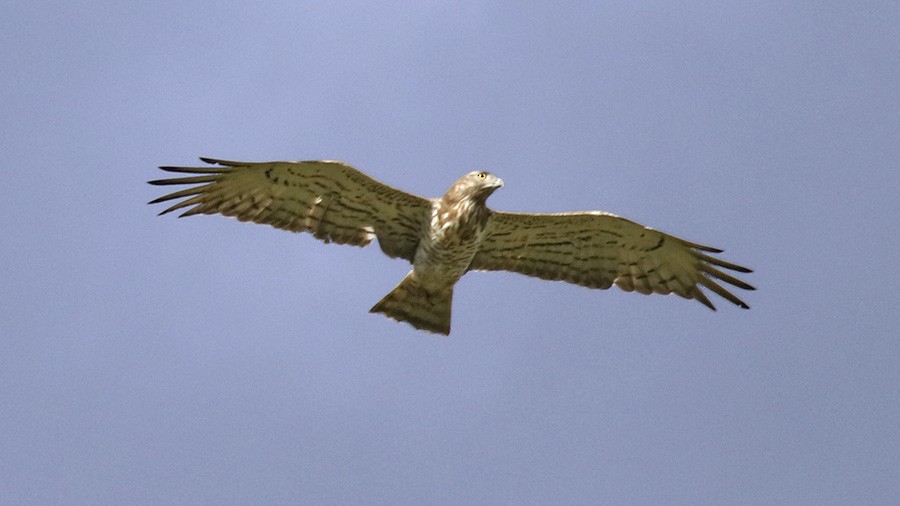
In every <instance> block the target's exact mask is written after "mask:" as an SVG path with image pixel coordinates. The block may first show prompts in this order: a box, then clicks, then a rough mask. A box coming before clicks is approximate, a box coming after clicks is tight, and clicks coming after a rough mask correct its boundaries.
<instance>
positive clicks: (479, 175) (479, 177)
mask: <svg viewBox="0 0 900 506" xmlns="http://www.w3.org/2000/svg"><path fill="white" fill-rule="evenodd" d="M486 177H487V172H479V173H478V179H484V178H486Z"/></svg>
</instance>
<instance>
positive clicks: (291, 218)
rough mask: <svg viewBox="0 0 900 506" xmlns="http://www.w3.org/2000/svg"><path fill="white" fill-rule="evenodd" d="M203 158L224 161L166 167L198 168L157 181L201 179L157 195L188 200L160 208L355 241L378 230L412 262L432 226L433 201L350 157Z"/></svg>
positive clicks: (387, 246) (382, 240)
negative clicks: (380, 176) (385, 179)
mask: <svg viewBox="0 0 900 506" xmlns="http://www.w3.org/2000/svg"><path fill="white" fill-rule="evenodd" d="M201 160H203V161H204V162H207V163H210V164H215V165H217V166H215V167H168V166H167V167H160V169H162V170H164V171H166V172H177V173H186V174H192V175H191V176H188V177H178V178H172V179H159V180H155V181H150V184H153V185H194V186H191V187H189V188H186V189H183V190H180V191H177V192H174V193H170V194H168V195H164V196H162V197H160V198H158V199H155V200H153V201H151V202H150V204H156V203H159V202H165V201H168V200H176V199H184V200H181V201H180V202H178V203H176V204H175V205H173V206H171V207H169V208H167V209H165V210H164V211H162V212H161V213H160V214H166V213H168V212H171V211H175V210H176V209H182V208H189V209H187V211H185V212H184V213H182V214H181V216H191V215H194V214H223V215H225V216H233V217H235V218H237V219H238V220H241V221H253V222H256V223H263V224H268V225H272V226H273V227H276V228H280V229H284V230H289V231H291V232H309V233H311V234H313V235H314V236H315V237H317V238H318V239H321V240H323V241H325V242H332V241H333V242H335V243H338V244H352V245H354V246H365V245H367V244H369V243H370V242H372V239H374V238H376V237H377V238H378V244H379V246H380V247H381V250H382V251H384V253H385V254H386V255H388V256H390V257H395V258H396V257H400V258H405V259H406V260H409V261H410V262H411V261H412V259H413V257H414V255H415V251H416V247H417V246H418V244H419V238H420V236H421V234H422V233H424V231H425V229H426V228H427V226H428V218H429V213H430V209H431V201H430V200H428V199H425V198H423V197H419V196H416V195H412V194H409V193H406V192H403V191H401V190H398V189H396V188H393V187H391V186H388V185H386V184H384V183H381V182H379V181H376V180H375V179H372V178H371V177H369V176H367V175H365V174H363V173H362V172H360V171H359V170H357V169H356V168H354V167H352V166H350V165H347V164H345V163H341V162H332V161H307V162H262V163H248V162H231V161H226V160H216V159H212V158H201Z"/></svg>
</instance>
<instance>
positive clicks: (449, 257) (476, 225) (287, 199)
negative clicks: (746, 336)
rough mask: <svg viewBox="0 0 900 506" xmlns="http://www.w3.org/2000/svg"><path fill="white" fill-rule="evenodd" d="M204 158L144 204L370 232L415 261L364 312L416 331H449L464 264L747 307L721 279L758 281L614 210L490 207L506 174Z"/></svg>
mask: <svg viewBox="0 0 900 506" xmlns="http://www.w3.org/2000/svg"><path fill="white" fill-rule="evenodd" d="M201 160H203V161H204V162H207V163H210V164H216V165H218V166H217V167H160V168H161V169H162V170H164V171H167V172H176V173H186V174H192V175H191V176H187V177H179V178H173V179H160V180H155V181H150V184H154V185H193V186H190V187H188V188H186V189H183V190H181V191H177V192H174V193H170V194H168V195H165V196H163V197H160V198H158V199H155V200H153V201H151V202H150V203H151V204H156V203H159V202H165V201H169V200H177V199H183V200H181V201H179V202H177V203H176V204H174V205H172V206H171V207H169V208H167V209H165V210H164V211H162V212H161V213H160V214H166V213H168V212H171V211H175V210H178V209H185V208H186V211H185V212H183V213H182V214H181V216H191V215H194V214H223V215H225V216H233V217H235V218H237V219H239V220H241V221H253V222H256V223H264V224H268V225H272V226H274V227H277V228H281V229H285V230H290V231H292V232H309V233H311V234H313V235H314V236H315V237H317V238H319V239H321V240H323V241H325V242H336V243H338V244H352V245H355V246H365V245H367V244H369V243H370V242H372V239H375V238H377V239H378V244H379V246H380V247H381V250H382V251H383V252H384V253H385V254H387V255H388V256H390V257H393V258H403V259H405V260H407V261H409V262H411V263H412V266H413V268H412V270H411V271H410V273H409V274H407V276H406V277H405V278H404V279H403V281H401V282H400V284H399V285H397V287H396V288H394V289H393V290H392V291H391V292H390V293H388V294H387V295H386V296H385V297H384V298H383V299H382V300H381V301H380V302H378V303H377V304H376V305H375V306H374V307H373V308H372V309H371V311H372V312H380V313H383V314H385V315H387V316H389V317H391V318H394V319H395V320H398V321H405V322H407V323H409V324H411V325H412V326H414V327H416V328H418V329H423V330H428V331H431V332H438V333H442V334H449V333H450V309H451V304H452V299H453V286H454V284H455V283H456V281H458V280H459V278H460V277H462V276H463V275H464V274H465V273H466V272H468V271H470V270H487V271H495V270H506V271H512V272H518V273H521V274H526V275H529V276H535V277H538V278H541V279H547V280H561V281H567V282H570V283H575V284H578V285H582V286H586V287H589V288H600V289H606V288H609V287H611V286H612V285H613V284H615V285H616V286H618V287H619V288H621V289H623V290H626V291H637V292H639V293H644V294H650V293H659V294H669V293H674V294H677V295H680V296H682V297H685V298H688V299H696V300H698V301H700V302H701V303H703V304H704V305H706V306H708V307H709V308H710V309H713V310H715V306H714V305H713V304H712V302H711V301H710V300H709V298H707V296H706V295H705V294H704V293H703V292H702V291H701V290H700V288H699V287H700V286H702V287H705V288H706V289H708V290H710V291H711V292H713V293H715V294H717V295H719V296H720V297H722V298H724V299H726V300H728V301H729V302H732V303H733V304H736V305H737V306H740V307H742V308H744V309H749V306H748V305H747V304H745V303H744V302H743V301H742V300H741V299H739V298H738V297H736V296H735V295H734V294H732V293H731V292H729V291H728V290H726V289H725V288H724V287H723V286H722V285H720V284H719V283H718V282H717V281H721V282H724V283H728V284H730V285H733V286H735V287H738V288H742V289H745V290H754V288H753V287H752V286H750V285H749V284H747V283H745V282H744V281H742V280H740V279H737V278H735V277H734V276H732V275H730V274H727V273H725V272H723V271H722V270H720V268H721V269H728V270H731V271H736V272H742V273H749V272H752V271H751V270H750V269H747V268H746V267H741V266H739V265H735V264H733V263H729V262H726V261H724V260H720V259H718V258H717V257H713V256H711V255H709V254H708V253H721V252H722V250H719V249H716V248H711V247H709V246H703V245H701V244H696V243H692V242H688V241H685V240H683V239H679V238H677V237H674V236H671V235H668V234H665V233H662V232H658V231H656V230H653V229H650V228H647V227H644V226H643V225H640V224H638V223H635V222H633V221H630V220H627V219H625V218H621V217H619V216H615V215H613V214H609V213H604V212H599V211H591V212H580V213H560V214H524V213H502V212H493V211H491V210H490V209H488V207H487V205H486V201H487V198H488V197H489V196H490V195H491V194H492V193H493V192H494V191H495V190H496V189H498V188H500V187H501V186H502V185H503V181H501V180H500V179H499V178H497V177H496V176H494V175H493V174H490V173H488V172H471V173H469V174H466V175H465V176H463V177H461V178H460V179H459V180H458V181H457V182H456V183H454V185H453V186H452V187H451V188H450V190H448V191H447V193H446V194H445V195H444V196H443V197H441V198H437V199H426V198H423V197H418V196H415V195H411V194H409V193H406V192H403V191H400V190H397V189H395V188H392V187H390V186H388V185H386V184H383V183H381V182H378V181H376V180H374V179H372V178H370V177H369V176H367V175H365V174H363V173H362V172H360V171H359V170H357V169H355V168H353V167H351V166H350V165H347V164H344V163H341V162H332V161H306V162H264V163H246V162H231V161H225V160H215V159H211V158H201Z"/></svg>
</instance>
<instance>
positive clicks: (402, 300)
mask: <svg viewBox="0 0 900 506" xmlns="http://www.w3.org/2000/svg"><path fill="white" fill-rule="evenodd" d="M452 302H453V285H450V286H449V287H447V288H442V289H440V290H438V291H436V292H430V291H428V290H426V289H425V288H424V287H423V286H421V285H420V284H419V282H418V281H416V279H415V277H414V276H413V273H412V272H410V273H409V274H407V275H406V277H405V278H403V281H401V282H400V284H399V285H397V287H396V288H394V289H393V290H391V292H390V293H388V294H387V295H385V296H384V298H383V299H381V301H380V302H379V303H378V304H375V306H373V307H372V309H370V310H369V312H370V313H384V315H385V316H387V317H389V318H393V319H395V320H397V321H400V322H407V323H409V324H410V325H412V326H413V327H415V328H417V329H421V330H427V331H429V332H436V333H440V334H444V335H449V334H450V307H451V304H452Z"/></svg>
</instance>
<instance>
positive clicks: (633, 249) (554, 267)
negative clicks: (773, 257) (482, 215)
mask: <svg viewBox="0 0 900 506" xmlns="http://www.w3.org/2000/svg"><path fill="white" fill-rule="evenodd" d="M721 252H722V250H719V249H716V248H711V247H709V246H703V245H701V244H696V243H692V242H688V241H685V240H683V239H679V238H677V237H674V236H671V235H668V234H665V233H662V232H659V231H657V230H653V229H651V228H647V227H644V226H643V225H641V224H639V223H635V222H633V221H630V220H627V219H625V218H621V217H619V216H616V215H614V214H609V213H604V212H599V211H597V212H582V213H560V214H521V213H500V212H497V213H494V214H493V215H492V216H491V220H490V222H489V223H488V225H487V237H486V239H485V240H484V242H483V243H482V245H481V248H480V249H479V251H478V253H476V255H475V258H474V259H473V260H472V264H471V266H470V270H487V271H498V270H503V271H512V272H518V273H521V274H526V275H529V276H535V277H538V278H541V279H548V280H561V281H567V282H569V283H575V284H577V285H581V286H586V287H589V288H600V289H606V288H609V287H610V286H612V285H613V284H615V285H616V286H618V287H619V288H621V289H623V290H625V291H629V292H630V291H637V292H640V293H643V294H650V293H659V294H669V293H674V294H677V295H680V296H682V297H685V298H687V299H697V300H698V301H700V302H702V303H703V304H705V305H706V306H708V307H709V308H710V309H712V310H715V309H716V308H715V306H714V305H713V304H712V302H710V301H709V299H708V298H707V297H706V295H705V294H704V293H703V292H702V291H701V290H700V288H699V287H700V286H703V287H705V288H707V289H709V290H710V291H712V292H713V293H715V294H718V295H719V296H721V297H723V298H725V299H727V300H728V301H730V302H732V303H734V304H736V305H738V306H740V307H742V308H744V309H749V308H750V306H748V305H747V304H745V303H744V301H742V300H741V299H739V298H737V297H735V296H734V294H732V293H731V292H729V291H728V290H726V289H725V288H723V287H722V285H720V284H719V283H718V282H717V280H718V281H723V282H725V283H728V284H730V285H733V286H736V287H738V288H743V289H744V290H755V288H753V287H752V286H750V285H749V284H747V283H745V282H743V281H741V280H739V279H737V278H735V277H733V276H731V275H730V274H726V273H725V272H722V271H721V270H719V269H718V268H717V267H721V268H724V269H729V270H732V271H737V272H744V273H747V272H752V271H751V270H750V269H747V268H746V267H741V266H739V265H735V264H732V263H729V262H725V261H723V260H720V259H718V258H716V257H713V256H710V255H708V254H706V253H721Z"/></svg>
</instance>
